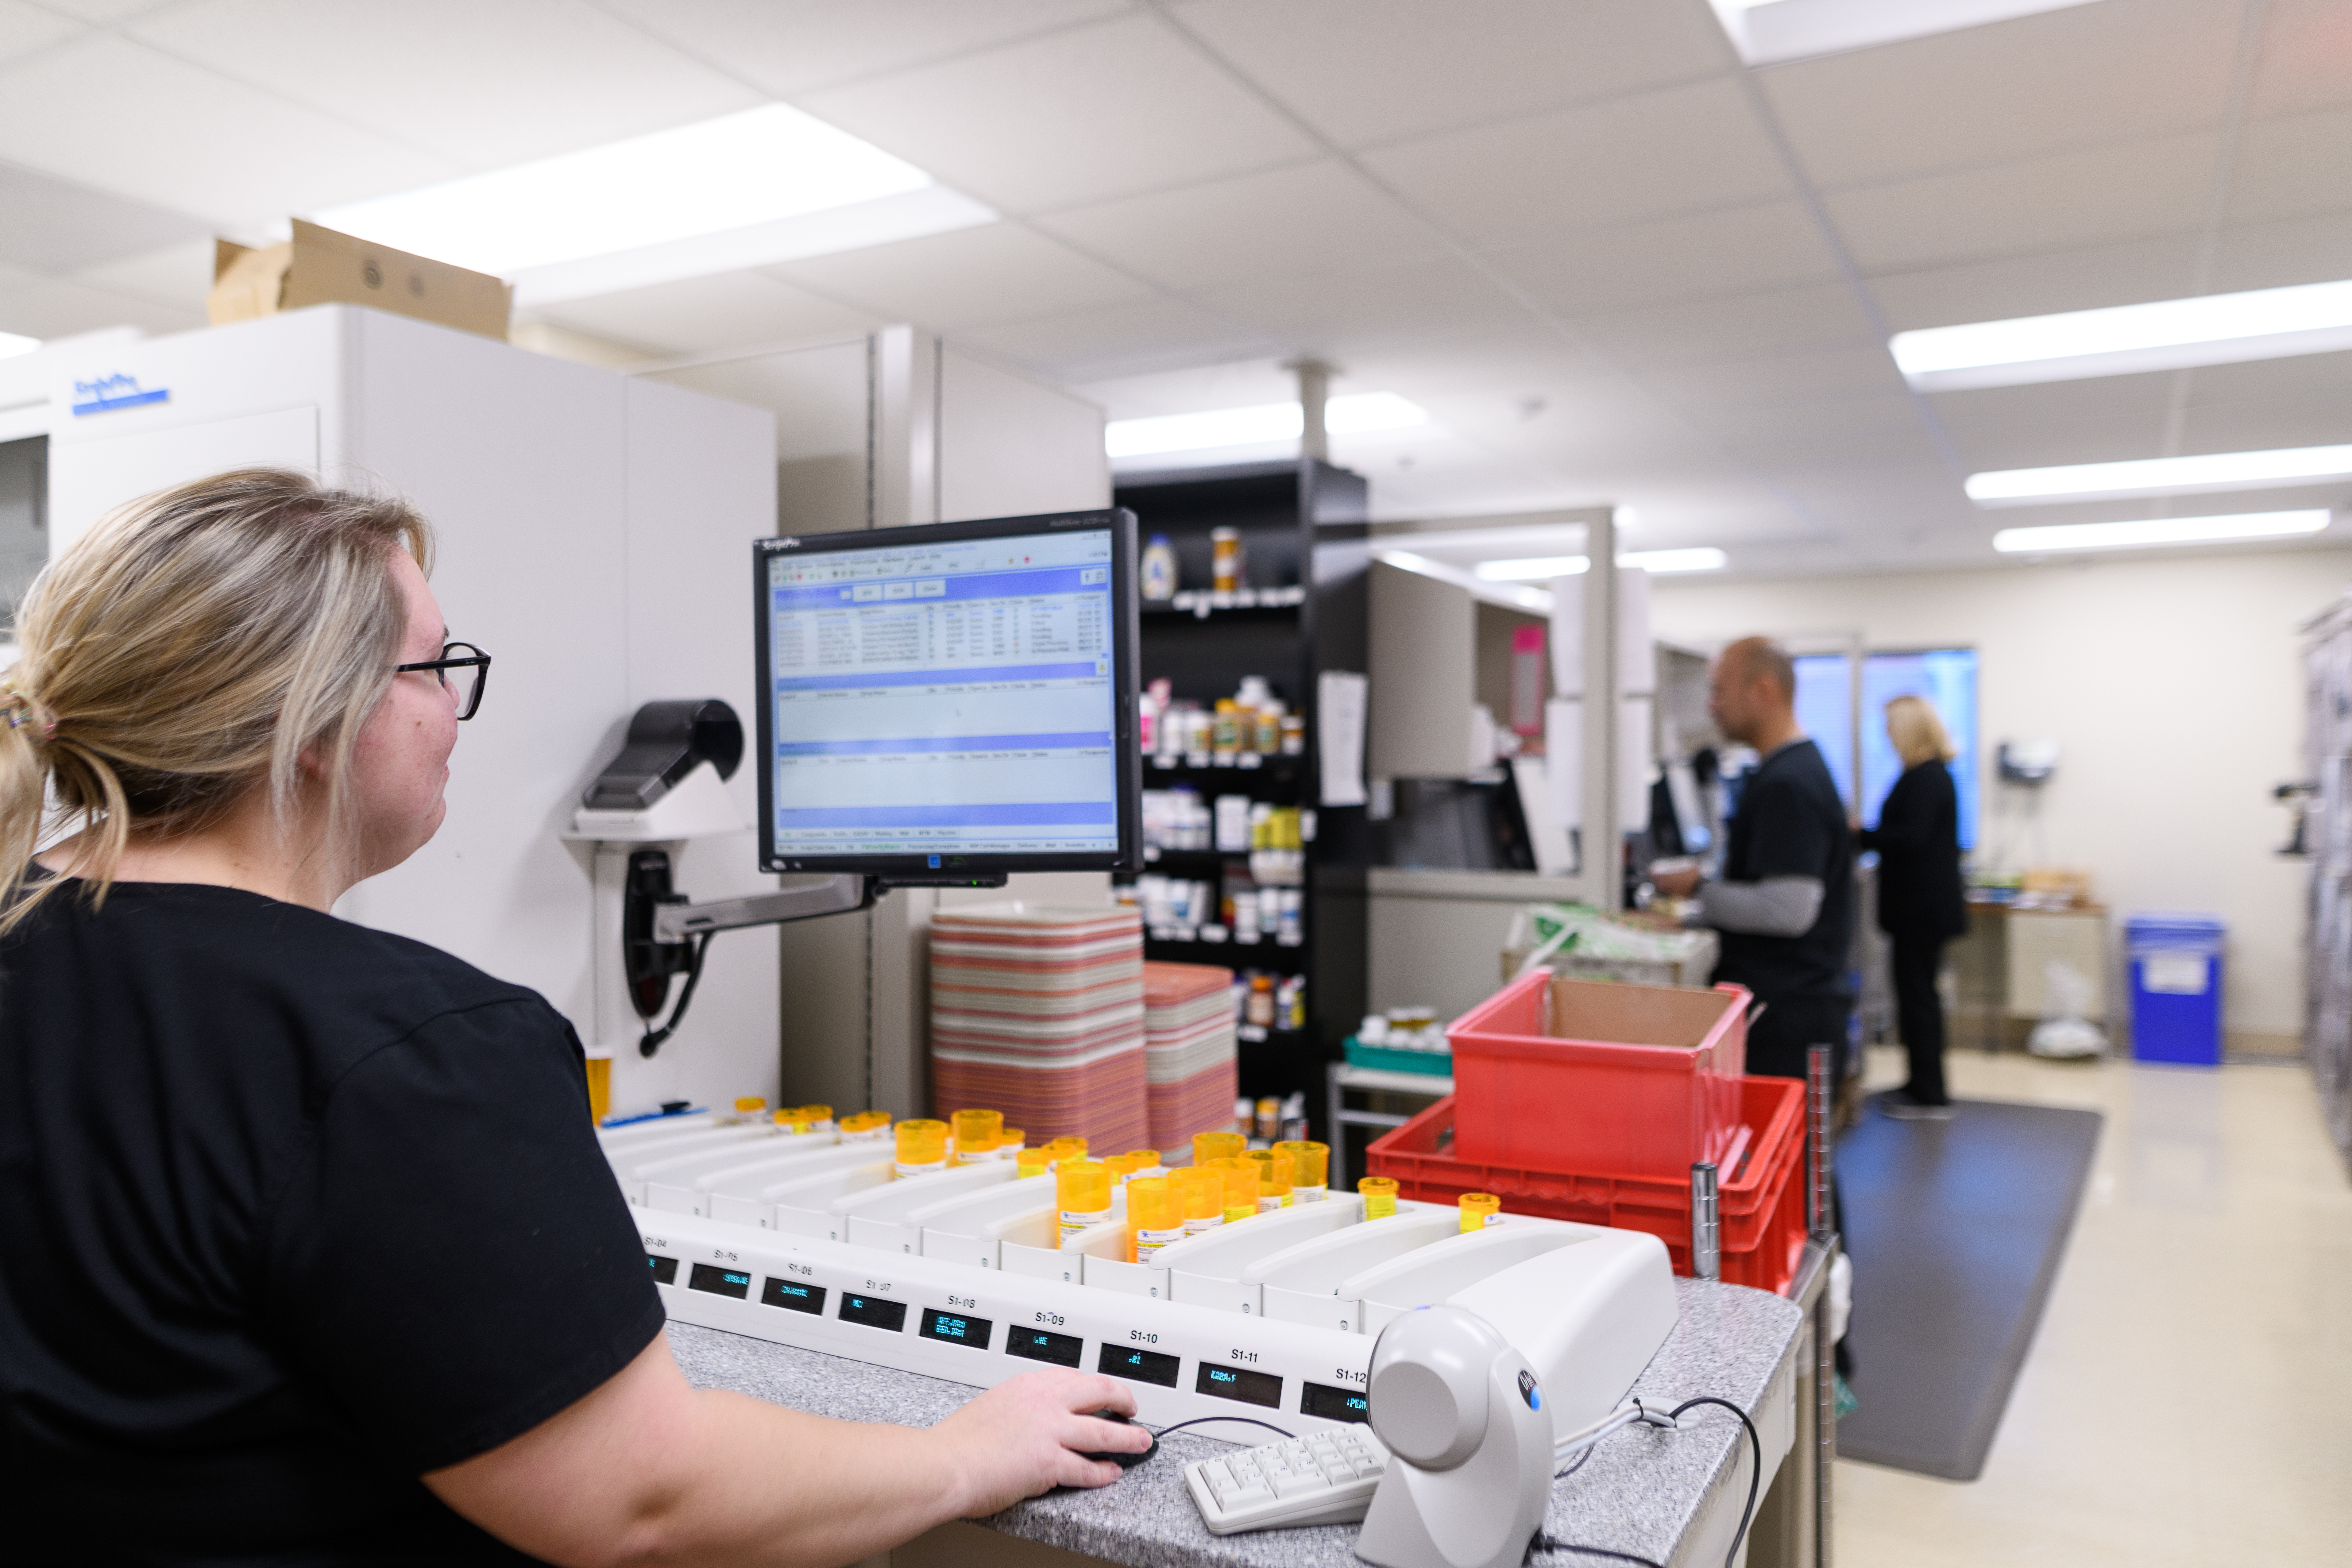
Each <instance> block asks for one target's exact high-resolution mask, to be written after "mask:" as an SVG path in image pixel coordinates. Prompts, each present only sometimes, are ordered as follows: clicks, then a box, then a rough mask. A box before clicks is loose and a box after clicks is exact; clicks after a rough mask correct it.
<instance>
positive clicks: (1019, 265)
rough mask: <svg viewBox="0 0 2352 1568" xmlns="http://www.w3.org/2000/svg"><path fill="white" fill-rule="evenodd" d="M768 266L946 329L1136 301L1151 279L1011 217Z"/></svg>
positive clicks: (836, 294)
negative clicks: (1084, 252)
mask: <svg viewBox="0 0 2352 1568" xmlns="http://www.w3.org/2000/svg"><path fill="white" fill-rule="evenodd" d="M769 270H770V271H771V272H772V274H773V275H774V276H776V277H779V278H782V279H787V280H789V281H792V282H795V283H800V284H803V285H804V286H806V287H808V288H810V289H815V290H816V291H817V292H819V293H821V294H825V295H829V296H831V297H833V298H835V299H838V300H848V301H850V302H852V303H854V304H856V305H858V306H860V307H862V308H864V309H866V310H871V311H872V312H873V313H874V314H875V315H877V316H880V317H883V318H885V319H887V320H898V321H914V322H917V323H919V324H920V325H922V326H926V327H929V328H931V329H933V330H934V331H961V330H962V329H965V328H970V327H981V326H988V325H991V324H993V323H996V322H1002V321H1030V320H1033V319H1034V318H1036V317H1039V316H1048V315H1063V314H1067V313H1069V312H1071V311H1074V310H1096V309H1099V308H1101V307H1104V306H1108V305H1124V304H1129V303H1132V302H1135V301H1137V300H1144V299H1148V298H1149V297H1150V294H1151V289H1150V288H1149V287H1148V286H1146V285H1144V284H1142V283H1139V282H1137V281H1136V280H1135V279H1131V278H1129V277H1127V276H1125V275H1124V274H1122V273H1119V272H1116V271H1114V270H1112V269H1111V268H1108V267H1105V266H1103V265H1102V264H1101V263H1100V262H1097V261H1089V260H1087V258H1085V257H1083V256H1080V255H1079V254H1077V252H1076V251H1074V250H1072V249H1070V248H1069V247H1067V246H1065V245H1063V244H1061V243H1059V242H1058V241H1055V240H1052V239H1048V238H1046V237H1044V236H1043V235H1040V234H1037V233H1034V232H1033V231H1032V230H1030V229H1027V228H1024V227H1022V226H1020V225H1018V224H1010V223H992V224H982V225H981V226H979V227H977V228H960V229H957V230H955V231H953V232H952V233H949V234H935V235H930V236H927V237H924V238H921V239H907V240H901V241H899V242H898V244H896V245H877V246H874V247H870V248H868V249H865V250H851V251H844V252H842V253H841V254H839V255H837V256H819V257H813V258H810V259H808V260H805V261H790V262H785V263H783V264H782V265H781V266H778V267H774V268H770V269H769Z"/></svg>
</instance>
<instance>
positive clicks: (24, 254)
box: [0, 164, 208, 272]
mask: <svg viewBox="0 0 2352 1568" xmlns="http://www.w3.org/2000/svg"><path fill="white" fill-rule="evenodd" d="M206 232H208V231H207V226H205V224H202V223H200V222H198V221H197V220H196V219H194V218H192V217H189V216H186V215H185V214H183V213H175V212H165V211H163V209H162V208H160V207H151V206H149V205H146V204H145V203H143V202H130V201H125V200H123V199H122V198H121V197H120V196H110V195H105V194H104V193H102V192H100V191H93V190H89V189H87V188H85V187H83V186H80V185H74V184H67V183H66V182H64V181H62V180H52V179H49V178H48V177H47V176H46V175H42V174H33V173H31V172H29V171H27V170H24V169H12V168H9V167H8V166H7V165H5V164H0V261H8V262H13V263H15V264H16V265H17V266H19V267H29V268H32V269H33V270H34V271H36V272H68V271H71V270H73V269H75V268H81V267H87V266H89V265H91V264H92V263H94V262H100V261H110V260H113V259H115V258H119V257H124V256H132V255H137V254H139V253H141V252H144V251H150V250H153V249H155V248H156V247H160V246H163V245H168V244H170V243H171V242H172V241H173V240H176V239H193V238H196V237H200V236H203V235H205V233H206Z"/></svg>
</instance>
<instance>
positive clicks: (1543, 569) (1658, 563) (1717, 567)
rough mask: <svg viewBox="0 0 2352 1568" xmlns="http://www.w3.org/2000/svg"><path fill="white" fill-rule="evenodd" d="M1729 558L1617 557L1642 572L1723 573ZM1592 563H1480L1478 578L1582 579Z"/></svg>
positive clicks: (1709, 553) (1689, 553)
mask: <svg viewBox="0 0 2352 1568" xmlns="http://www.w3.org/2000/svg"><path fill="white" fill-rule="evenodd" d="M1729 561H1730V558H1729V557H1728V556H1727V555H1725V554H1724V552H1722V551H1720V550H1717V549H1713V548H1711V547H1706V548H1700V549H1695V550H1636V551H1633V552H1629V553H1627V554H1623V555H1620V556H1619V557H1617V564H1618V565H1620V566H1629V567H1636V568H1639V569H1640V570H1642V571H1643V572H1649V573H1654V574H1655V573H1664V572H1720V571H1721V570H1723V568H1724V567H1725V566H1726V565H1727V564H1728V563H1729ZM1591 564H1592V563H1591V561H1590V560H1589V559H1587V558H1586V557H1584V556H1581V555H1536V556H1529V557H1528V558H1527V559H1525V560H1521V561H1481V562H1480V563H1478V565H1477V568H1476V570H1477V574H1478V575H1479V576H1481V577H1484V578H1485V579H1486V581H1488V582H1489V583H1534V582H1541V581H1544V580H1546V579H1549V578H1552V577H1577V576H1581V575H1582V574H1584V573H1585V571H1587V570H1588V569H1589V568H1590V567H1591Z"/></svg>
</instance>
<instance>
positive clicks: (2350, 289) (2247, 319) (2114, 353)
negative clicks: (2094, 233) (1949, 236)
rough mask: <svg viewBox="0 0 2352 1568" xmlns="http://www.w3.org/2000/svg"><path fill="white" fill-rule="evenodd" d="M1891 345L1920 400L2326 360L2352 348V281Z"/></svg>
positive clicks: (1896, 340) (1985, 325) (2115, 309)
mask: <svg viewBox="0 0 2352 1568" xmlns="http://www.w3.org/2000/svg"><path fill="white" fill-rule="evenodd" d="M1887 347H1888V348H1889V349H1890V350H1891V351H1893V353H1894V355H1895V364H1896V366H1897V367H1898V368H1900V369H1901V370H1902V372H1903V375H1904V379H1905V380H1906V381H1908V382H1909V383H1910V384H1912V385H1913V386H1915V387H1917V388H1918V389H1919V390H1920V391H1922V392H1958V391H1962V390H1965V389H1967V388H1969V387H1977V386H2023V385H2026V384H2031V383H2034V382H2044V381H2079V380H2082V379H2084V378H2085V377H2088V376H2095V375H2136V374H2141V373H2142V372H2146V371H2158V370H2187V369H2189V368H2192V367H2194V366H2197V365H2203V364H2234V363H2239V362H2241V361H2245V360H2260V359H2285V358H2287V357H2289V356H2291V355H2294V354H2317V353H2334V352H2336V351H2337V350H2340V349H2352V280H2347V281H2344V282H2337V283H2302V284H2297V285H2295V286H2294V287H2293V288H2287V289H2248V290H2246V291H2245V292H2244V293H2241V294H2206V295H2201V296H2199V297H2197V298H2195V299H2189V300H2155V301H2152V302H2151V303H2148V304H2145V305H2114V306H2109V307H2107V308H2106V309H2105V310H2068V311H2065V312H2063V313H2062V314H2059V315H2053V316H2021V317H2019V318H2018V319H2017V320H2015V321H1977V322H1972V323H1970V324H1969V325H1967V326H1958V327H1929V328H1927V329H1925V330H1922V331H1910V332H1897V333H1895V336H1894V337H1893V338H1892V339H1890V340H1888V342H1887Z"/></svg>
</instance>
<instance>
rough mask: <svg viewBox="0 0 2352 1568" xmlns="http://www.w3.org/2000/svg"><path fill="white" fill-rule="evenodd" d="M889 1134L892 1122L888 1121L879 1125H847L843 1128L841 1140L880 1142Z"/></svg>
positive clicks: (846, 1141) (849, 1141)
mask: <svg viewBox="0 0 2352 1568" xmlns="http://www.w3.org/2000/svg"><path fill="white" fill-rule="evenodd" d="M889 1136H890V1124H889V1123H888V1122H887V1121H885V1122H883V1123H882V1124H881V1125H880V1126H878V1127H845V1128H843V1129H842V1130H841V1141H842V1142H845V1143H879V1142H882V1141H883V1140H884V1139H885V1138H887V1137H889Z"/></svg>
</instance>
